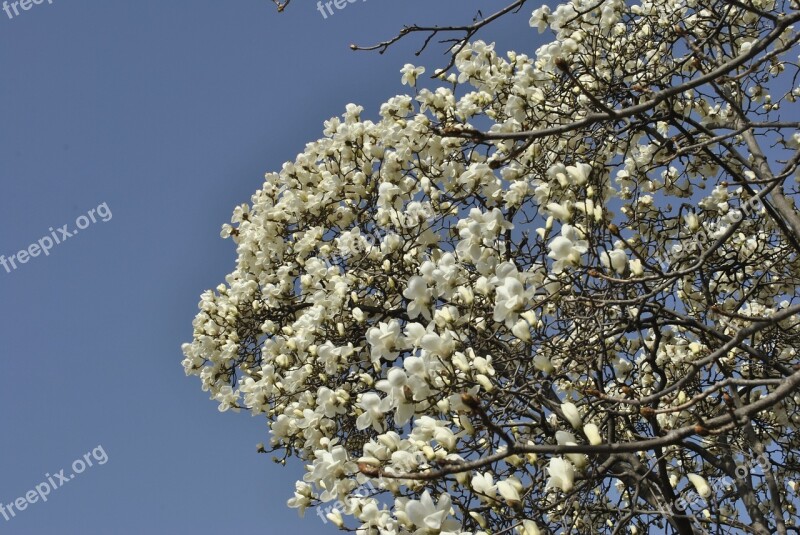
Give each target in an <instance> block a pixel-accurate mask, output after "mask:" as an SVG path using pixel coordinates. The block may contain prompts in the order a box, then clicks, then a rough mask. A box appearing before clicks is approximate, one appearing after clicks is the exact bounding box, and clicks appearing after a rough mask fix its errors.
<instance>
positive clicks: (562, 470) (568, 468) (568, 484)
mask: <svg viewBox="0 0 800 535" xmlns="http://www.w3.org/2000/svg"><path fill="white" fill-rule="evenodd" d="M547 473H548V474H549V475H550V479H548V480H547V488H559V489H561V490H563V491H564V492H569V491H570V490H572V485H573V481H574V478H575V469H574V468H573V467H572V463H570V462H569V461H567V460H565V459H562V458H561V457H553V458H552V459H550V464H549V465H548V466H547Z"/></svg>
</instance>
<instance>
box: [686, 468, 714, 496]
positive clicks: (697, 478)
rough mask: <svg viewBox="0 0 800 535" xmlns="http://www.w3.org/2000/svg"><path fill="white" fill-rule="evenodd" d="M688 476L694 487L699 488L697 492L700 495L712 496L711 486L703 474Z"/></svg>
mask: <svg viewBox="0 0 800 535" xmlns="http://www.w3.org/2000/svg"><path fill="white" fill-rule="evenodd" d="M686 477H688V478H689V481H690V482H691V484H692V485H694V488H695V489H697V493H698V494H699V495H700V496H702V497H703V498H708V497H709V496H711V487H710V486H709V485H708V481H706V479H705V478H704V477H703V476H701V475H699V474H687V475H686Z"/></svg>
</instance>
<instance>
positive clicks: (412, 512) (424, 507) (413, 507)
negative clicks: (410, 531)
mask: <svg viewBox="0 0 800 535" xmlns="http://www.w3.org/2000/svg"><path fill="white" fill-rule="evenodd" d="M405 512H406V515H408V519H409V520H410V521H411V523H412V524H414V525H415V526H417V527H420V528H427V529H429V530H433V531H434V532H437V533H438V532H439V531H450V530H455V529H458V526H459V523H458V521H456V520H455V519H448V518H447V515H449V514H450V495H449V494H447V493H445V494H442V495H440V496H439V503H438V504H435V503H433V499H432V498H431V495H430V494H429V493H428V491H427V490H426V491H425V492H423V493H422V496H420V499H419V500H409V501H408V503H407V504H406V508H405Z"/></svg>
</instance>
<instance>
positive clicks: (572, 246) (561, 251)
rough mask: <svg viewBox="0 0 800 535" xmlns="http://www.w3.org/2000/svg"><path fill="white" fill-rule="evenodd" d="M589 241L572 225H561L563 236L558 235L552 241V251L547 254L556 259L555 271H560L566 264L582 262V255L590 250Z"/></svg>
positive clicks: (574, 264)
mask: <svg viewBox="0 0 800 535" xmlns="http://www.w3.org/2000/svg"><path fill="white" fill-rule="evenodd" d="M588 245H589V244H588V242H587V241H586V240H584V239H582V236H581V234H580V233H579V231H578V230H577V229H576V228H575V227H573V226H572V225H563V226H562V227H561V236H557V237H556V238H554V239H553V241H551V242H550V244H549V245H548V248H549V249H550V253H549V254H548V255H547V256H549V257H550V258H552V259H554V260H555V263H554V264H553V271H554V272H555V273H560V272H561V271H563V269H564V267H565V266H569V265H572V266H577V265H579V264H580V261H581V255H583V254H584V253H586V251H588V250H589V247H588Z"/></svg>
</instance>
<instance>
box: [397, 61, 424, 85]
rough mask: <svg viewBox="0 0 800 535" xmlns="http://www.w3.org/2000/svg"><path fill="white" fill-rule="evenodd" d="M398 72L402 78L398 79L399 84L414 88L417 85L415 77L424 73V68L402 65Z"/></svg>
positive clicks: (409, 64) (407, 64)
mask: <svg viewBox="0 0 800 535" xmlns="http://www.w3.org/2000/svg"><path fill="white" fill-rule="evenodd" d="M400 72H401V73H403V77H402V78H401V79H400V82H401V83H402V84H403V85H409V86H411V87H414V86H415V85H417V77H418V76H419V75H420V74H422V73H424V72H425V67H415V66H414V65H412V64H411V63H406V64H405V65H403V68H402V69H400Z"/></svg>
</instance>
